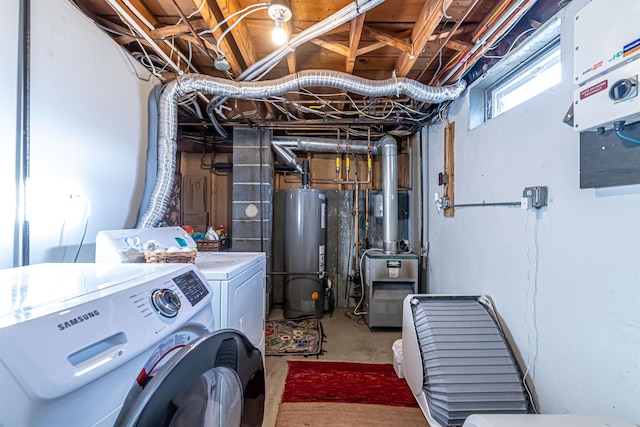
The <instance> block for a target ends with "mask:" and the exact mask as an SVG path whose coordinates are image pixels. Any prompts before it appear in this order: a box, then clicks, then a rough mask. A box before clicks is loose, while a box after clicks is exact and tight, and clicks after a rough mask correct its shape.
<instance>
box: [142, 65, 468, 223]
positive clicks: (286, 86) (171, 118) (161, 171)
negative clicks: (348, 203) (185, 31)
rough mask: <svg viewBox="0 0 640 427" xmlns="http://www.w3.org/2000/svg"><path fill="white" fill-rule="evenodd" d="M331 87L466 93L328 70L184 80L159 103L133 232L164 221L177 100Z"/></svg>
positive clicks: (421, 94) (433, 96) (429, 98)
mask: <svg viewBox="0 0 640 427" xmlns="http://www.w3.org/2000/svg"><path fill="white" fill-rule="evenodd" d="M320 86H325V87H330V88H334V89H340V90H345V91H348V92H352V93H357V94H359V95H363V96H368V97H383V96H393V95H396V96H400V95H406V96H409V97H411V98H413V99H415V100H417V101H420V102H426V103H433V104H437V103H441V102H444V101H448V100H452V99H455V98H457V97H458V96H459V95H460V93H462V91H463V90H464V88H465V87H466V83H465V81H464V80H460V81H459V82H457V83H456V84H453V85H450V86H441V87H431V86H426V85H424V84H422V83H420V82H417V81H415V80H411V79H407V78H404V77H399V78H391V79H386V80H379V81H374V80H368V79H364V78H362V77H357V76H353V75H351V74H346V73H341V72H339V71H330V70H309V71H301V72H299V73H295V74H291V75H288V76H285V77H282V78H280V79H276V80H270V81H263V82H235V81H230V80H225V79H221V78H216V77H211V76H204V75H199V74H185V75H182V76H178V77H177V78H176V80H174V81H172V82H171V83H168V84H167V85H166V86H165V88H164V91H163V93H162V97H161V99H160V123H159V132H158V134H159V136H158V176H157V180H156V183H155V186H154V188H153V193H152V194H151V198H150V200H149V205H148V207H147V210H146V212H145V213H144V215H143V216H142V217H141V218H140V220H139V221H138V224H137V225H136V227H137V228H148V227H156V226H157V225H158V224H159V223H160V222H161V221H162V218H163V216H164V212H165V209H166V208H167V204H168V201H169V197H170V195H171V188H172V186H173V175H174V173H175V166H176V148H177V142H176V137H177V133H178V106H177V100H178V98H180V97H182V96H184V95H186V94H187V93H190V92H194V91H197V92H202V93H206V94H211V95H220V96H225V97H230V98H242V99H264V98H269V97H272V96H279V95H284V94H285V93H288V92H291V91H297V90H300V89H302V88H306V87H320Z"/></svg>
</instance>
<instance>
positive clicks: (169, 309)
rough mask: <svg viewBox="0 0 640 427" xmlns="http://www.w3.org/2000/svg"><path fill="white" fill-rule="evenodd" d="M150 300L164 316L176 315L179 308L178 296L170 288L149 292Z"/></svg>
mask: <svg viewBox="0 0 640 427" xmlns="http://www.w3.org/2000/svg"><path fill="white" fill-rule="evenodd" d="M151 302H152V303H153V306H154V307H155V308H156V310H158V313H160V314H161V315H163V316H164V317H176V315H177V314H178V310H180V297H179V296H178V294H176V293H175V292H173V291H172V290H171V289H157V290H155V291H153V293H152V294H151Z"/></svg>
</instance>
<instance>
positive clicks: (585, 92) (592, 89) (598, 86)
mask: <svg viewBox="0 0 640 427" xmlns="http://www.w3.org/2000/svg"><path fill="white" fill-rule="evenodd" d="M607 87H608V80H604V81H602V82H600V83H598V84H595V85H593V86H591V87H590V88H587V89H585V90H583V91H582V92H580V99H581V100H582V99H585V98H588V97H590V96H591V95H595V94H596V93H598V92H601V91H603V90H605V89H606V88H607Z"/></svg>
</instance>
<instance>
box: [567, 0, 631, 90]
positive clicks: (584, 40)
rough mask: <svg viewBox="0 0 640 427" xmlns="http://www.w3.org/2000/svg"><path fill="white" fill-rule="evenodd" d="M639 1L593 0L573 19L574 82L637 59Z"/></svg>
mask: <svg viewBox="0 0 640 427" xmlns="http://www.w3.org/2000/svg"><path fill="white" fill-rule="evenodd" d="M639 22H640V1H638V0H593V1H592V2H591V3H589V4H587V5H586V6H585V7H584V8H582V9H581V10H580V11H579V12H578V13H577V14H576V15H575V18H574V26H573V36H574V39H573V40H574V50H573V52H574V55H573V75H574V83H575V84H578V85H582V84H584V83H585V82H587V81H589V80H591V79H593V78H596V77H597V76H601V75H603V74H605V73H607V72H609V71H610V70H613V69H614V68H616V67H619V66H621V65H623V64H625V63H628V62H630V61H632V60H634V59H637V58H640V24H639Z"/></svg>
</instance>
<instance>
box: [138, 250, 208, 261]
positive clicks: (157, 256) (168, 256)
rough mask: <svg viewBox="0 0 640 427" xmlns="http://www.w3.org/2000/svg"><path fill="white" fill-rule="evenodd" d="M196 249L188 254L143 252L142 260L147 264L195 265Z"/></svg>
mask: <svg viewBox="0 0 640 427" xmlns="http://www.w3.org/2000/svg"><path fill="white" fill-rule="evenodd" d="M196 255H198V250H197V249H192V250H191V251H189V252H161V253H156V252H151V251H145V253H144V259H145V261H146V262H147V263H156V264H166V263H174V262H175V263H191V264H195V262H196Z"/></svg>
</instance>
